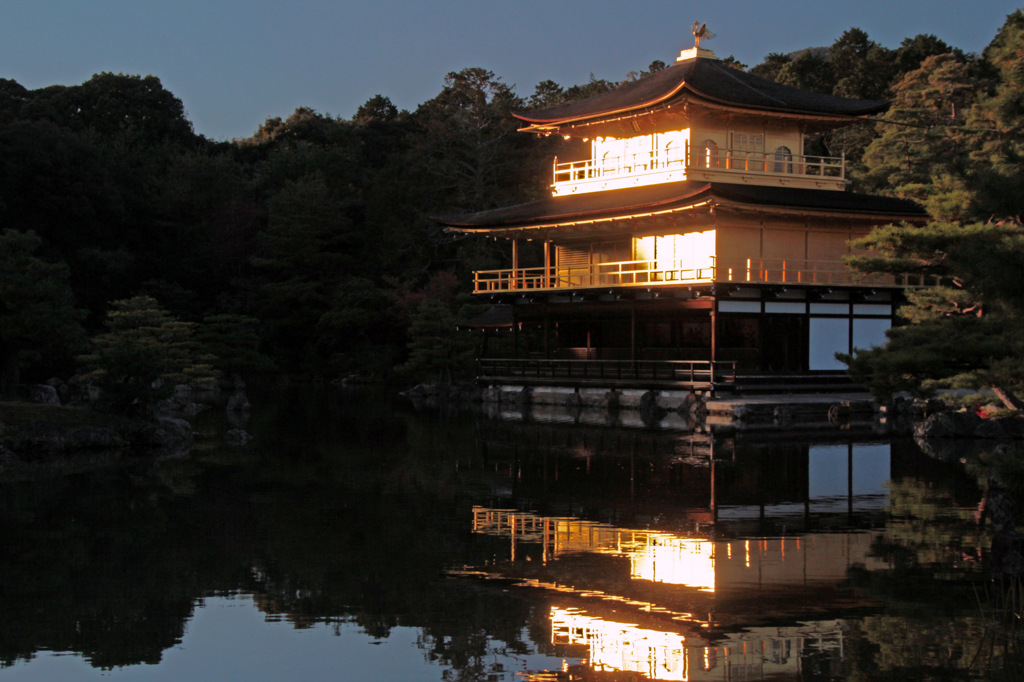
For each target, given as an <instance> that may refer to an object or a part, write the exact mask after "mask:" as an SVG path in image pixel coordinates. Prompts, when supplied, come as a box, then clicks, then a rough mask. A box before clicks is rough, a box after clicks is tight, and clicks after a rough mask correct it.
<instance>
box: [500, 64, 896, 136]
mask: <svg viewBox="0 0 1024 682" xmlns="http://www.w3.org/2000/svg"><path fill="white" fill-rule="evenodd" d="M684 93H686V94H690V95H692V96H695V97H697V98H699V99H704V100H707V101H710V102H715V103H718V104H724V105H732V106H738V107H744V108H753V109H763V110H766V111H781V112H791V113H802V114H818V115H834V116H863V115H865V114H873V113H877V112H880V111H884V110H885V109H886V107H887V106H888V102H886V101H884V100H864V99H848V98H846V97H836V96H834V95H825V94H822V93H818V92H811V91H809V90H800V89H799V88H794V87H790V86H788V85H781V84H779V83H776V82H774V81H770V80H767V79H764V78H760V77H758V76H755V75H753V74H749V73H746V72H745V71H740V70H738V69H734V68H731V67H729V66H725V65H724V64H722V63H721V62H719V61H717V60H714V59H704V58H698V59H689V60H686V61H683V62H678V63H676V64H675V65H673V66H670V67H668V68H667V69H663V70H662V71H659V72H657V73H655V74H653V75H651V76H648V77H646V78H642V79H640V80H636V81H630V82H628V83H625V84H623V85H621V86H619V87H618V88H616V89H615V90H612V91H611V92H606V93H603V94H601V95H597V96H595V97H591V98H589V99H585V100H580V101H578V102H570V103H568V104H563V105H560V106H557V107H551V108H549V109H539V110H535V111H522V112H519V113H517V114H516V117H517V118H520V119H522V120H523V121H527V122H529V123H535V124H556V123H565V122H569V121H579V120H584V119H590V118H599V117H601V116H606V115H610V114H614V113H624V112H627V111H631V110H635V109H643V108H646V107H651V106H656V105H659V104H663V103H666V102H670V101H672V100H673V99H676V98H677V97H678V96H680V95H682V94H684Z"/></svg>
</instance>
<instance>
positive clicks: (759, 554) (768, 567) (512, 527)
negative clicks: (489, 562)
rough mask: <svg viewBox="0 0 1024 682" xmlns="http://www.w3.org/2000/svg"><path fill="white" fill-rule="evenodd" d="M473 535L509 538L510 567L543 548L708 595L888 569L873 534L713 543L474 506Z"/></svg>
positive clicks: (546, 556)
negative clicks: (597, 559) (619, 563)
mask: <svg viewBox="0 0 1024 682" xmlns="http://www.w3.org/2000/svg"><path fill="white" fill-rule="evenodd" d="M473 531H474V532H476V533H480V534H486V535H493V536H499V537H504V538H507V539H508V540H509V543H510V544H509V558H510V559H511V561H513V562H516V561H517V559H518V557H520V556H522V555H523V553H524V551H525V549H526V548H527V547H532V548H536V547H537V546H538V545H539V546H540V549H541V556H540V559H541V561H542V562H544V563H545V564H546V563H547V562H549V561H552V560H554V559H556V558H559V557H562V556H567V555H571V554H585V553H590V554H600V555H610V556H617V557H624V558H626V559H628V560H629V562H630V578H631V579H633V580H647V581H650V582H653V583H664V584H670V585H679V586H685V587H688V588H692V589H696V590H699V591H701V592H708V593H714V592H716V591H720V590H722V589H726V588H730V587H733V588H743V587H744V586H750V585H758V586H767V585H774V586H780V587H785V586H798V585H803V584H807V583H809V582H821V581H838V580H842V579H844V578H845V577H846V574H847V571H848V570H849V568H850V567H851V566H853V565H860V566H864V567H866V568H868V569H874V568H884V567H885V566H886V564H885V562H884V561H882V560H880V559H878V558H876V557H873V556H872V552H871V546H872V543H873V541H874V539H875V537H876V535H877V534H875V533H817V534H814V535H808V536H796V537H786V536H783V537H773V538H767V537H763V538H744V539H735V538H733V539H712V538H709V537H696V536H685V535H682V534H675V533H668V532H664V531H651V530H637V529H629V528H618V527H615V526H612V525H610V524H604V523H598V522H595V521H587V520H584V519H578V518H572V517H545V516H540V515H536V514H531V513H528V512H520V511H514V510H507V509H490V508H487V507H479V506H478V507H474V508H473Z"/></svg>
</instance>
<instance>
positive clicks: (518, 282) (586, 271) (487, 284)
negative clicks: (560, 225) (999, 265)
mask: <svg viewBox="0 0 1024 682" xmlns="http://www.w3.org/2000/svg"><path fill="white" fill-rule="evenodd" d="M473 274H474V281H473V293H475V294H490V293H497V292H507V291H522V292H529V291H572V290H580V289H601V288H609V287H652V286H659V287H661V286H671V285H678V284H710V283H713V282H729V283H750V284H804V285H823V286H890V287H892V286H895V287H907V288H909V287H924V286H932V285H934V284H936V283H937V282H936V281H935V280H934V279H930V278H925V277H923V276H918V275H898V276H895V275H874V274H864V273H861V272H858V271H856V270H851V269H850V268H848V267H846V265H844V264H843V262H842V261H825V260H822V261H811V260H789V259H781V258H776V259H768V258H762V259H752V258H736V259H722V258H710V259H708V262H707V264H706V265H704V266H694V265H686V264H681V263H678V262H666V261H659V260H635V261H621V262H611V263H594V264H591V265H583V266H580V265H572V266H564V267H555V266H552V267H533V268H518V269H505V270H479V271H477V272H475V273H473Z"/></svg>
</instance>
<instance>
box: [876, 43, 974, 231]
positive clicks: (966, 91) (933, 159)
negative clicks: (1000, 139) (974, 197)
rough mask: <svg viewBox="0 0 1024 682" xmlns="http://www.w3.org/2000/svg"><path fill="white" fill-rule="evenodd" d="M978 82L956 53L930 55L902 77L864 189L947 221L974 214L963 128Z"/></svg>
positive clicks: (966, 63)
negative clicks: (891, 196) (967, 192)
mask: <svg viewBox="0 0 1024 682" xmlns="http://www.w3.org/2000/svg"><path fill="white" fill-rule="evenodd" d="M978 82H979V81H978V77H977V69H976V68H974V67H973V66H972V64H971V63H970V62H968V61H967V60H966V59H964V58H962V57H957V56H956V55H954V54H943V55H933V56H930V57H927V58H926V59H925V60H924V61H923V62H922V63H921V67H920V68H919V69H915V70H913V71H910V72H908V73H907V74H906V75H904V76H903V78H901V79H900V80H899V82H897V83H896V84H895V85H894V86H893V88H892V91H893V95H894V97H893V102H892V106H891V107H890V109H889V110H888V111H887V112H886V113H885V114H883V115H882V116H881V117H880V121H882V123H881V124H880V125H879V126H878V130H879V135H878V137H876V138H875V139H874V140H873V141H872V142H871V144H870V145H868V148H867V149H866V150H865V153H864V164H865V166H866V167H867V170H866V172H865V174H864V175H863V176H862V177H861V178H859V180H860V184H861V188H862V189H864V190H865V191H869V192H886V193H890V194H894V195H896V196H900V197H904V198H909V199H914V200H916V201H919V202H921V203H922V204H924V205H925V206H926V207H927V208H928V209H929V212H930V213H931V214H932V215H933V216H935V217H936V218H939V219H943V220H961V219H964V218H967V217H969V216H970V215H972V214H973V213H974V211H973V210H972V207H971V204H970V200H969V198H968V197H967V196H965V194H964V191H963V190H964V187H965V183H966V182H967V181H968V179H969V176H970V175H971V172H972V171H971V165H970V164H969V163H968V161H969V154H968V151H969V149H968V146H969V144H970V140H969V137H968V135H967V134H966V133H965V131H964V129H963V128H964V125H965V123H966V118H967V115H968V114H969V112H970V108H971V106H972V104H973V103H974V101H975V99H976V97H977V94H978Z"/></svg>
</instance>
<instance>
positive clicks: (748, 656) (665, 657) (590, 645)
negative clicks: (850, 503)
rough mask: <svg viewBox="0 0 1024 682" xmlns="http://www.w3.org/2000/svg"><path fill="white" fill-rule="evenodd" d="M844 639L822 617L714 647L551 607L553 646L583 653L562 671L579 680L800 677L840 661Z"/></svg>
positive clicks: (835, 623) (759, 631)
mask: <svg viewBox="0 0 1024 682" xmlns="http://www.w3.org/2000/svg"><path fill="white" fill-rule="evenodd" d="M843 635H844V633H843V627H842V623H841V622H840V621H838V620H822V621H813V622H808V623H802V624H800V625H796V626H789V627H761V628H752V629H750V630H747V631H745V632H744V633H742V635H735V634H732V635H727V636H725V637H723V638H720V639H718V640H716V641H713V642H712V641H710V640H708V639H705V638H702V637H699V636H698V637H693V636H684V635H682V634H679V633H677V632H669V631H664V630H657V629H652V628H646V627H643V626H641V625H637V624H634V623H623V622H616V621H613V620H606V619H604V618H601V617H599V616H594V615H591V614H588V613H586V612H585V611H581V610H579V609H574V608H568V609H562V608H557V607H553V608H552V609H551V641H552V643H553V644H556V645H557V644H564V645H580V646H582V647H583V648H584V649H585V652H586V653H585V655H586V658H587V660H586V663H585V664H582V665H577V666H575V669H573V667H571V666H566V668H567V670H566V672H567V673H575V674H572V675H571V679H577V680H579V679H587V678H588V676H595V677H596V676H598V675H600V674H601V673H612V672H619V673H636V674H639V675H641V676H643V677H644V678H646V679H651V680H679V681H690V680H762V679H801V675H802V674H803V672H804V670H803V667H804V664H805V661H806V660H807V659H808V658H810V657H820V656H823V655H824V656H826V657H828V656H829V655H830V654H832V653H835V654H836V655H838V657H840V658H841V657H842V653H843V652H842V649H843V644H844V642H843ZM595 674H596V675H595ZM527 679H529V676H528V677H527ZM538 679H540V678H538ZM549 679H550V678H549Z"/></svg>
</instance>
